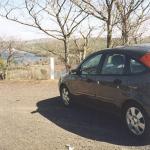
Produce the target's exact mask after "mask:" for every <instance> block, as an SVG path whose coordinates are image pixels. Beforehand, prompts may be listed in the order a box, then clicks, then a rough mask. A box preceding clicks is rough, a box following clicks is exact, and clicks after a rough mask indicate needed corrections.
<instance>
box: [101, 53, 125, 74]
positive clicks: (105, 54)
mask: <svg viewBox="0 0 150 150" xmlns="http://www.w3.org/2000/svg"><path fill="white" fill-rule="evenodd" d="M111 54H112V55H113V54H120V55H124V56H125V67H124V69H123V70H124V71H123V72H124V73H123V74H102V73H101V72H102V68H103V65H104V62H105V59H106V56H107V55H111ZM102 61H103V62H102V64H101V66H99V67H100V68H99V72H98V75H101V76H125V75H127V55H126V54H125V53H122V52H117V51H113V52H111V51H108V52H105V53H104V54H103V59H102Z"/></svg>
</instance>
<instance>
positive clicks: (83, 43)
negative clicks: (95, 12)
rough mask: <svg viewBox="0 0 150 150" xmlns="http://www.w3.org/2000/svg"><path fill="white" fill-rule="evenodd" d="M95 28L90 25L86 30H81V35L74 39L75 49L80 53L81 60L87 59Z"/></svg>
mask: <svg viewBox="0 0 150 150" xmlns="http://www.w3.org/2000/svg"><path fill="white" fill-rule="evenodd" d="M93 30H94V28H93V27H90V25H89V27H88V29H86V32H84V31H83V30H80V37H79V38H74V39H73V44H74V45H75V51H76V52H77V54H78V55H79V62H81V61H82V60H83V59H85V57H86V54H87V52H88V50H89V40H90V38H91V34H92V31H93Z"/></svg>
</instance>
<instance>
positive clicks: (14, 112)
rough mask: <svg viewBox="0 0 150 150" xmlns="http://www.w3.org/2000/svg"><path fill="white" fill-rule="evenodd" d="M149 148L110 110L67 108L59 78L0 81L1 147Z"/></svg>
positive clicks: (45, 149)
mask: <svg viewBox="0 0 150 150" xmlns="http://www.w3.org/2000/svg"><path fill="white" fill-rule="evenodd" d="M67 144H69V145H70V146H71V147H74V150H109V149H110V150H129V149H135V150H144V149H145V150H150V141H140V142H139V141H136V140H135V139H134V138H131V137H130V136H129V135H128V134H127V133H126V131H125V130H124V127H123V125H122V123H121V121H120V119H119V118H118V117H116V116H114V115H112V114H111V113H106V112H103V111H96V110H93V109H90V108H88V107H86V106H84V107H83V106H81V105H74V106H73V107H71V108H65V107H64V106H63V105H62V104H61V102H60V97H59V92H58V88H57V81H1V82H0V150H67V149H68V148H67V146H66V145H67Z"/></svg>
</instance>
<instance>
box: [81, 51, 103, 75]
mask: <svg viewBox="0 0 150 150" xmlns="http://www.w3.org/2000/svg"><path fill="white" fill-rule="evenodd" d="M98 55H102V56H101V59H100V61H99V64H100V63H101V61H102V57H103V55H104V53H103V52H97V53H94V54H92V55H90V56H88V57H87V58H86V59H85V60H83V62H82V63H81V64H80V65H79V67H78V69H79V70H80V71H81V66H82V65H83V64H84V63H85V62H86V61H88V60H89V59H91V58H93V57H96V56H98ZM99 64H98V65H97V67H96V73H95V74H81V75H87V76H88V75H89V76H95V75H98V66H99Z"/></svg>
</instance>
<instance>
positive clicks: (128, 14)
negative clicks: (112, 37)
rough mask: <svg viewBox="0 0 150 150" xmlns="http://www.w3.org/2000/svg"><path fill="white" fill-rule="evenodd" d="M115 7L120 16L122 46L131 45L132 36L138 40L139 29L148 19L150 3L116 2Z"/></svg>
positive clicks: (141, 0) (124, 0)
mask: <svg viewBox="0 0 150 150" xmlns="http://www.w3.org/2000/svg"><path fill="white" fill-rule="evenodd" d="M115 5H116V7H117V10H118V14H119V20H120V21H119V22H120V26H119V28H120V30H121V34H122V37H121V38H122V44H123V45H124V44H129V38H130V36H132V37H134V38H135V39H134V40H136V39H137V35H138V34H137V33H138V30H139V28H140V27H141V25H142V23H143V22H144V21H146V20H147V19H148V16H149V10H150V2H148V1H145V0H116V2H115ZM135 42H137V41H135Z"/></svg>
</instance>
